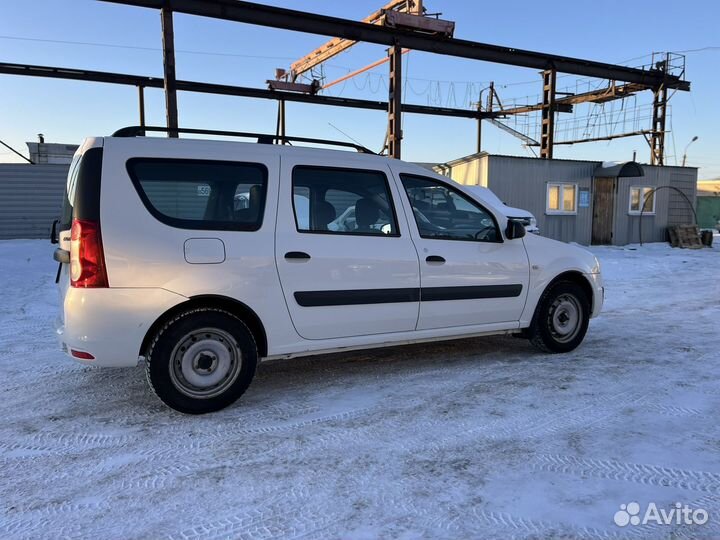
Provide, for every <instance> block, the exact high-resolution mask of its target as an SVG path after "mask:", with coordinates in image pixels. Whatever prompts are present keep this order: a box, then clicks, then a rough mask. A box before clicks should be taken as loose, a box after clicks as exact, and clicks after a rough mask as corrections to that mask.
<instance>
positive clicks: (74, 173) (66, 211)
mask: <svg viewBox="0 0 720 540" xmlns="http://www.w3.org/2000/svg"><path fill="white" fill-rule="evenodd" d="M81 157H82V156H80V155H77V156H75V157H73V160H72V163H71V164H70V169H69V170H68V179H67V184H66V185H65V197H63V204H62V215H61V217H60V223H59V224H58V227H59V229H58V230H59V231H66V230H68V229H70V227H71V226H72V218H73V205H74V201H75V187H76V185H77V177H78V170H79V169H80V166H79V165H80V159H81Z"/></svg>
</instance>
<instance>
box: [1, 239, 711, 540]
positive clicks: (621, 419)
mask: <svg viewBox="0 0 720 540" xmlns="http://www.w3.org/2000/svg"><path fill="white" fill-rule="evenodd" d="M716 240H718V239H717V238H716ZM594 252H595V253H596V254H597V255H598V257H599V258H600V259H601V262H602V264H603V271H604V274H605V277H606V285H607V297H606V304H605V310H604V313H603V314H602V316H601V317H600V318H599V319H596V320H593V321H592V323H591V325H590V330H589V333H588V336H587V338H586V341H585V343H584V344H583V346H582V347H581V348H580V349H578V350H577V351H575V352H574V353H571V354H568V355H564V356H553V355H545V354H540V353H538V352H536V351H535V350H533V349H532V348H530V346H529V345H528V344H527V343H526V342H525V341H524V340H520V339H513V338H484V339H472V340H464V341H456V342H446V343H441V344H437V345H421V346H411V347H405V348H392V349H384V350H375V351H370V352H359V353H353V354H339V355H332V356H321V357H316V358H307V359H298V360H288V361H278V362H272V363H266V364H264V365H262V366H261V368H260V369H259V372H258V376H257V378H256V379H255V381H254V383H253V385H252V386H251V388H250V390H249V391H248V393H247V394H246V395H245V397H244V398H243V399H241V401H240V402H239V403H238V404H236V405H235V406H233V407H231V408H229V409H227V410H225V411H222V412H220V413H217V414H213V415H210V416H203V417H190V416H183V415H180V414H177V413H174V412H172V411H170V410H168V409H166V408H165V407H164V406H163V405H162V404H160V402H159V401H157V400H156V399H155V398H154V397H153V396H152V395H151V394H150V392H149V390H148V389H147V388H146V385H145V380H144V375H143V372H142V369H141V368H138V369H129V370H96V369H91V368H84V367H82V366H79V365H76V364H74V363H72V362H71V361H70V360H69V359H67V358H65V356H64V355H63V354H62V353H61V352H60V351H59V350H58V348H57V346H56V344H55V341H54V338H53V335H52V330H51V327H52V320H53V319H54V317H55V312H56V303H57V298H56V293H55V290H54V284H53V283H52V281H53V278H54V272H55V264H54V263H53V261H52V260H51V258H50V256H51V249H50V246H49V245H48V244H47V242H45V241H5V242H0V275H1V276H2V292H3V300H2V302H0V374H1V375H2V377H0V396H1V398H2V401H1V402H0V403H1V404H0V407H1V414H2V424H1V425H0V461H1V469H0V471H1V472H0V537H2V538H42V539H48V538H60V537H85V538H113V539H123V540H125V539H131V538H159V537H163V538H171V539H185V540H186V539H195V538H197V539H201V538H202V539H210V538H249V539H264V538H276V537H294V538H297V537H311V538H326V537H327V538H338V537H343V538H378V537H400V538H416V537H426V538H486V537H497V538H508V537H533V538H557V537H593V538H595V537H606V538H615V537H627V538H644V537H650V538H658V537H661V538H664V537H673V538H685V537H687V538H690V537H720V422H718V418H720V414H719V413H720V332H718V322H719V321H720V279H719V278H718V275H719V274H718V268H719V266H718V264H719V263H720V248H718V247H717V246H716V247H715V248H714V249H704V250H698V251H690V250H679V249H675V250H673V249H671V248H669V247H667V246H665V245H659V244H655V245H646V246H645V247H642V248H640V247H636V249H627V248H626V249H622V248H600V249H594ZM633 501H635V502H638V503H639V504H640V507H641V508H642V509H643V510H642V511H643V512H644V509H645V508H646V507H647V506H648V505H649V503H651V502H654V503H655V504H656V505H657V506H658V507H659V508H663V509H665V510H670V509H671V508H673V506H672V505H673V504H674V503H676V502H681V503H682V504H687V505H689V506H690V507H692V508H693V509H698V508H702V509H704V510H706V511H707V512H708V514H709V521H708V522H707V523H706V524H704V525H696V526H688V525H674V526H666V525H659V524H657V523H649V524H647V525H627V526H626V527H619V526H617V525H616V524H615V523H614V521H613V516H614V515H615V513H616V512H618V511H619V510H620V505H621V504H628V503H630V502H633ZM626 517H627V516H626ZM640 517H642V512H641V516H640Z"/></svg>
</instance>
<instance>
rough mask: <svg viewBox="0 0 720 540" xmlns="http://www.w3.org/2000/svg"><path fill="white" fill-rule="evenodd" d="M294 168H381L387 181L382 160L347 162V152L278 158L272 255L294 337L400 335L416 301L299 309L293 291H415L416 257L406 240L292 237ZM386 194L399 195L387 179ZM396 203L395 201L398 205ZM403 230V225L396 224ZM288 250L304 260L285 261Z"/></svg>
mask: <svg viewBox="0 0 720 540" xmlns="http://www.w3.org/2000/svg"><path fill="white" fill-rule="evenodd" d="M296 165H310V166H313V165H315V166H323V167H331V166H335V167H341V168H346V169H347V168H350V169H352V168H358V169H362V170H375V171H379V172H381V173H383V174H385V175H386V176H388V177H390V171H389V169H388V168H387V165H386V163H383V162H378V163H375V164H372V165H371V164H368V163H367V160H357V161H353V160H348V159H347V155H346V154H343V153H341V155H339V156H322V157H318V158H308V157H297V158H295V157H293V156H288V157H283V160H282V175H281V179H280V199H279V204H278V219H277V233H276V238H275V242H276V248H275V257H276V263H277V267H278V272H279V274H280V281H281V283H282V287H283V292H284V294H285V303H286V305H287V308H288V310H289V313H290V316H291V318H292V321H293V324H294V326H295V329H296V330H297V333H298V334H299V335H300V336H301V337H303V338H305V339H329V338H338V337H350V336H359V335H370V334H382V333H392V332H404V331H410V330H414V329H415V326H416V324H417V318H418V309H419V302H401V303H400V302H399V303H387V304H379V303H378V304H361V305H343V306H319V307H310V308H308V307H303V306H300V305H299V304H298V303H297V302H296V301H295V298H294V296H293V295H294V293H295V292H297V291H317V290H354V289H402V288H409V287H415V288H417V287H419V286H420V276H419V271H418V259H417V253H416V252H415V248H414V247H413V244H412V242H411V240H410V238H409V236H408V234H407V233H406V234H404V235H402V236H400V237H391V236H383V235H378V236H353V235H343V234H332V233H310V232H298V230H297V227H296V223H295V215H294V213H293V208H292V206H291V204H290V201H291V200H292V196H291V193H292V170H293V168H294V167H295V166H296ZM388 185H389V186H390V193H391V196H392V198H393V199H394V200H395V201H397V200H398V199H399V197H400V193H399V192H398V191H397V186H395V184H394V182H392V178H388ZM396 204H397V203H396ZM398 220H399V221H400V223H399V227H400V230H401V231H407V229H408V227H407V223H406V222H405V221H404V220H400V217H398ZM292 251H299V252H304V253H307V254H309V255H310V256H311V258H310V259H304V260H303V259H301V260H292V259H286V258H285V256H284V255H285V254H286V253H288V252H292Z"/></svg>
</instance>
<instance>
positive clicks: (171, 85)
mask: <svg viewBox="0 0 720 540" xmlns="http://www.w3.org/2000/svg"><path fill="white" fill-rule="evenodd" d="M160 19H161V21H162V35H163V37H162V42H163V81H164V86H165V109H166V111H167V127H168V129H169V130H170V131H168V137H177V136H178V132H177V131H176V129H177V127H178V108H177V81H176V79H175V32H174V31H173V14H172V10H171V9H170V8H167V7H164V8H161V9H160ZM173 128H174V129H173Z"/></svg>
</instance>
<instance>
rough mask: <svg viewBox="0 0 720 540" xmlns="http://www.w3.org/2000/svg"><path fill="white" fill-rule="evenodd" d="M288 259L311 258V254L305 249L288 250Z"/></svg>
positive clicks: (286, 256) (286, 255)
mask: <svg viewBox="0 0 720 540" xmlns="http://www.w3.org/2000/svg"><path fill="white" fill-rule="evenodd" d="M285 258H286V259H309V258H310V255H308V254H307V253H305V252H304V251H288V252H287V253H286V254H285Z"/></svg>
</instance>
